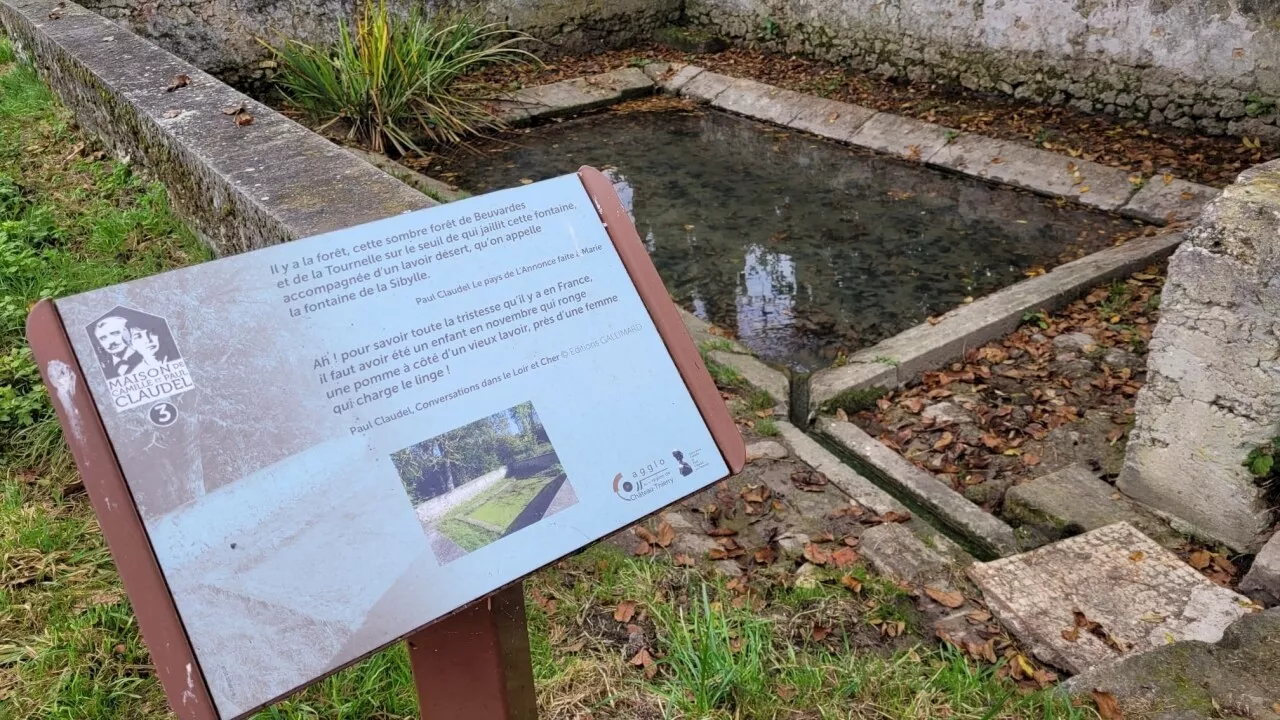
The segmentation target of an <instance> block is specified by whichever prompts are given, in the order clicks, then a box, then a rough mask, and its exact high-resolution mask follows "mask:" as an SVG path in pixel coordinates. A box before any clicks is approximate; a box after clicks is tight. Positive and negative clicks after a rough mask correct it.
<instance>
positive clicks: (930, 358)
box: [809, 233, 1182, 409]
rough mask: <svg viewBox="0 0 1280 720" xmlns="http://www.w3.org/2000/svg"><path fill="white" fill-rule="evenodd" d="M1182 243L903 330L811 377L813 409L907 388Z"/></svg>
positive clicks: (1126, 252)
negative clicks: (856, 394) (860, 394)
mask: <svg viewBox="0 0 1280 720" xmlns="http://www.w3.org/2000/svg"><path fill="white" fill-rule="evenodd" d="M1181 241H1182V236H1181V235H1180V234H1179V233H1163V234H1159V235H1154V236H1151V237H1143V238H1138V239H1136V240H1130V241H1129V242H1127V243H1125V244H1124V245H1120V246H1118V247H1110V248H1107V249H1106V250H1102V251H1099V252H1096V253H1093V254H1092V255H1089V256H1087V257H1083V258H1081V259H1079V260H1074V261H1072V262H1069V263H1066V264H1064V265H1059V266H1058V267H1056V268H1054V269H1053V270H1051V271H1050V272H1048V273H1046V274H1044V275H1040V276H1037V277H1034V278H1028V279H1027V280H1023V281H1022V282H1019V283H1017V284H1015V285H1011V286H1009V287H1007V288H1005V289H1003V290H1000V291H998V292H994V293H992V294H990V295H988V296H986V297H984V298H979V299H978V300H976V301H975V302H972V303H970V304H968V305H962V306H960V307H958V308H956V309H955V310H952V311H950V312H948V313H946V314H944V315H943V316H942V317H941V318H938V322H937V323H936V324H931V323H922V324H920V325H917V326H915V327H913V328H911V329H909V330H904V331H903V332H901V333H898V334H897V335H894V336H893V337H891V338H888V339H886V340H883V341H881V342H878V343H876V344H875V345H872V346H871V347H869V348H866V349H863V350H860V351H858V352H856V353H854V354H853V355H851V356H850V357H849V361H848V362H847V363H846V364H845V365H843V366H841V367H836V368H830V369H827V370H822V371H819V372H816V373H814V374H813V376H812V377H811V378H810V382H809V398H810V408H813V409H816V408H818V407H820V406H821V405H822V403H824V402H826V401H827V400H830V399H831V398H833V397H835V396H836V395H837V394H839V393H840V392H842V391H844V390H857V389H862V388H868V387H884V388H893V387H896V386H897V385H899V384H901V383H906V382H909V381H911V380H912V379H914V378H915V377H918V376H919V375H920V374H921V373H923V372H927V371H930V370H933V369H935V368H938V367H940V366H942V365H943V364H944V363H947V362H950V361H952V360H955V359H957V358H961V357H964V354H965V352H966V351H968V350H969V349H970V348H974V347H979V346H981V345H982V344H983V343H986V342H988V341H990V340H993V339H995V338H998V337H1000V336H1002V335H1005V334H1007V333H1009V332H1011V331H1012V330H1014V329H1015V328H1017V327H1018V325H1020V324H1022V318H1023V316H1024V315H1025V314H1026V313H1028V312H1035V311H1037V310H1041V309H1043V310H1050V311H1052V310H1056V309H1058V308H1060V307H1063V306H1065V305H1066V304H1067V303H1069V302H1071V301H1072V300H1074V299H1075V298H1077V297H1079V296H1080V295H1081V294H1082V293H1083V292H1085V291H1087V290H1089V289H1090V288H1092V287H1095V286H1096V285H1098V284H1099V283H1103V282H1106V281H1108V280H1111V279H1113V278H1117V277H1122V276H1124V275H1128V274H1130V273H1133V272H1136V271H1138V270H1141V269H1142V268H1144V267H1146V266H1147V265H1149V264H1151V263H1152V262H1156V261H1159V260H1161V259H1163V258H1164V257H1165V256H1167V255H1168V254H1169V253H1171V252H1173V250H1174V248H1176V247H1177V245H1178V243H1180V242H1181Z"/></svg>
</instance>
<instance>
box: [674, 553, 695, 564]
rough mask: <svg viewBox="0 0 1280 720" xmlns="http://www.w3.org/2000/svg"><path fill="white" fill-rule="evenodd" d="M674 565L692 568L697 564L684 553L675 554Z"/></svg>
mask: <svg viewBox="0 0 1280 720" xmlns="http://www.w3.org/2000/svg"><path fill="white" fill-rule="evenodd" d="M675 563H676V565H680V566H683V567H693V566H694V565H696V564H697V562H696V561H694V559H693V558H692V557H690V556H689V555H687V554H685V553H676V557H675Z"/></svg>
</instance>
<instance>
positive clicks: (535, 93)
mask: <svg viewBox="0 0 1280 720" xmlns="http://www.w3.org/2000/svg"><path fill="white" fill-rule="evenodd" d="M652 90H653V80H651V79H650V78H649V76H648V75H646V74H645V72H644V71H643V70H641V69H640V68H633V67H628V68H621V69H619V70H612V71H610V72H607V73H601V74H599V75H591V76H589V77H581V78H573V79H572V80H561V81H560V82H555V83H551V84H549V85H538V86H536V87H531V88H524V89H522V90H519V91H517V92H515V93H512V94H511V95H510V96H508V97H507V98H505V100H504V101H503V102H501V104H500V108H501V110H500V115H499V116H500V117H502V118H503V119H504V120H506V121H507V122H511V123H518V122H522V121H527V120H536V119H541V118H552V117H562V116H565V115H574V114H576V113H581V112H586V111H588V110H594V109H596V108H601V107H606V106H609V105H613V104H614V103H618V102H621V101H623V100H626V99H628V98H633V97H638V96H641V95H644V94H646V93H649V92H652Z"/></svg>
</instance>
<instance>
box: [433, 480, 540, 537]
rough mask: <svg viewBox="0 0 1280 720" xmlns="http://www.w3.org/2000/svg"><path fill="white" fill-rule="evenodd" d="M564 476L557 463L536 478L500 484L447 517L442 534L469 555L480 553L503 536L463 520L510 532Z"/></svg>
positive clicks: (478, 495) (443, 518) (462, 505)
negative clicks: (534, 503) (557, 478)
mask: <svg viewBox="0 0 1280 720" xmlns="http://www.w3.org/2000/svg"><path fill="white" fill-rule="evenodd" d="M563 472H564V470H563V469H562V468H561V467H560V463H556V464H555V465H552V466H551V467H549V468H547V469H546V470H543V471H541V472H539V473H538V474H537V475H534V476H532V477H527V478H506V479H503V480H500V481H498V482H497V483H494V486H493V487H491V488H489V489H487V490H485V491H483V492H481V493H479V494H477V495H476V496H475V497H473V498H470V499H468V500H467V501H466V502H463V503H460V504H459V505H458V506H457V507H455V508H454V509H452V510H450V511H449V512H447V513H445V514H444V516H443V517H442V518H441V519H440V524H439V525H438V527H439V529H440V532H441V533H443V534H445V535H446V536H448V537H449V539H450V540H453V541H454V542H455V543H457V544H458V545H459V546H460V547H461V548H462V549H464V550H466V551H467V552H472V551H474V550H478V549H480V548H482V547H484V546H485V545H488V544H489V543H491V542H493V541H495V540H497V539H498V538H500V537H502V535H501V534H500V533H495V532H490V531H489V530H487V529H485V528H482V527H478V526H476V525H474V524H472V523H469V522H467V521H466V520H464V519H463V518H471V519H472V520H478V521H480V522H482V523H484V524H486V525H490V526H492V527H497V528H507V527H509V526H510V525H511V523H512V522H513V521H515V519H516V516H518V515H519V514H520V511H522V510H524V509H525V508H526V507H527V506H528V505H529V503H530V502H532V501H533V498H534V497H536V496H537V494H538V493H539V492H542V489H543V488H545V487H546V486H547V485H548V484H550V483H551V482H552V481H553V480H555V479H556V477H558V476H559V475H560V474H561V473H563Z"/></svg>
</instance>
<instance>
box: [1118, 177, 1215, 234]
mask: <svg viewBox="0 0 1280 720" xmlns="http://www.w3.org/2000/svg"><path fill="white" fill-rule="evenodd" d="M1221 192H1222V191H1220V190H1218V189H1217V188H1211V187H1209V186H1207V185H1198V184H1196V183H1193V182H1187V181H1186V180H1179V179H1177V178H1174V177H1171V178H1170V179H1169V181H1168V182H1165V180H1164V177H1163V176H1159V175H1157V176H1156V177H1153V178H1151V179H1149V180H1147V183H1146V184H1145V185H1143V186H1142V189H1141V190H1139V191H1138V192H1137V194H1135V195H1134V196H1133V197H1132V198H1130V200H1129V202H1128V204H1126V205H1125V206H1124V207H1122V208H1120V214H1121V215H1124V216H1125V217H1132V218H1137V219H1139V220H1143V221H1145V222H1149V223H1153V224H1155V225H1168V224H1170V223H1175V222H1185V221H1188V220H1195V219H1196V218H1198V217H1200V211H1201V210H1203V209H1204V206H1205V205H1208V204H1209V201H1210V200H1213V199H1214V198H1216V197H1218V195H1219V194H1221Z"/></svg>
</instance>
